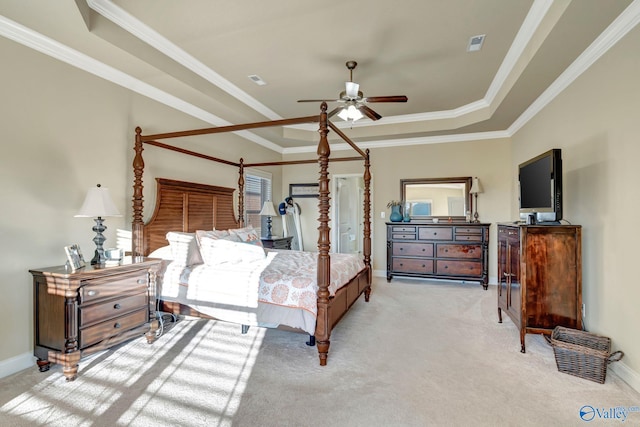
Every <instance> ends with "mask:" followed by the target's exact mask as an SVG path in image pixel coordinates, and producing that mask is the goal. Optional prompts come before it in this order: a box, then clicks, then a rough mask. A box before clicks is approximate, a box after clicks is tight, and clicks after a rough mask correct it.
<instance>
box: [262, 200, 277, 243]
mask: <svg viewBox="0 0 640 427" xmlns="http://www.w3.org/2000/svg"><path fill="white" fill-rule="evenodd" d="M275 214H276V210H275V208H274V207H273V203H272V202H271V200H267V201H266V202H264V204H263V205H262V210H261V211H260V214H259V215H262V216H266V217H267V239H271V238H272V237H273V236H272V234H271V217H272V216H274V215H275Z"/></svg>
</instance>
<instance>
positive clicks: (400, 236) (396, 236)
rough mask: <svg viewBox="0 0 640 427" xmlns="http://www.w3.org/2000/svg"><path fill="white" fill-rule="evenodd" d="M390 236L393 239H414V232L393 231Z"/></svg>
mask: <svg viewBox="0 0 640 427" xmlns="http://www.w3.org/2000/svg"><path fill="white" fill-rule="evenodd" d="M391 238H392V239H393V240H416V235H415V234H400V233H393V235H392V236H391Z"/></svg>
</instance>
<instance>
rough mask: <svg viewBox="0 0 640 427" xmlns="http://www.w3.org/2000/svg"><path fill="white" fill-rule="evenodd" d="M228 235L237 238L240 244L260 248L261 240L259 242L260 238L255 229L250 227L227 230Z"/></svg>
mask: <svg viewBox="0 0 640 427" xmlns="http://www.w3.org/2000/svg"><path fill="white" fill-rule="evenodd" d="M229 233H230V234H231V235H236V236H238V238H239V239H240V241H242V242H245V243H250V244H252V245H256V246H260V247H262V240H260V236H258V232H257V231H256V229H255V228H253V226H251V225H250V226H248V227H244V228H235V229H232V230H229Z"/></svg>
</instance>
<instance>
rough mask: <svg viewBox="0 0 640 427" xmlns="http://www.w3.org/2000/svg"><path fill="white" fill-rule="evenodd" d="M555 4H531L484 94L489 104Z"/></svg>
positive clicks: (550, 0)
mask: <svg viewBox="0 0 640 427" xmlns="http://www.w3.org/2000/svg"><path fill="white" fill-rule="evenodd" d="M552 4H553V0H535V1H534V2H533V4H532V5H531V9H529V12H528V13H527V16H526V17H525V19H524V22H523V23H522V26H521V27H520V29H519V30H518V33H517V34H516V36H515V38H514V39H513V43H511V47H509V51H508V52H507V54H506V55H505V57H504V60H503V61H502V64H500V68H498V72H497V73H496V75H495V76H494V78H493V81H492V82H491V84H490V85H489V89H487V93H485V95H484V99H485V101H486V102H487V104H489V105H490V104H493V102H494V101H495V99H496V96H497V95H498V93H499V92H500V90H501V89H502V87H503V86H504V85H505V83H506V81H507V78H508V77H509V75H510V74H511V73H512V72H513V70H514V68H515V66H516V64H517V63H518V60H519V59H520V57H521V56H522V54H523V53H524V50H525V48H526V47H527V45H528V44H529V42H530V41H531V39H532V38H533V36H534V34H535V33H536V31H537V29H538V27H539V26H540V23H541V22H542V21H543V19H544V17H545V16H546V15H547V12H549V8H551V5H552Z"/></svg>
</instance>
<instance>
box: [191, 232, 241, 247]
mask: <svg viewBox="0 0 640 427" xmlns="http://www.w3.org/2000/svg"><path fill="white" fill-rule="evenodd" d="M205 236H206V237H209V238H211V239H224V240H231V241H232V242H240V237H238V236H236V235H235V234H231V233H229V231H228V230H206V231H205V230H196V239H197V240H198V246H200V239H202V238H203V237H205Z"/></svg>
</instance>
